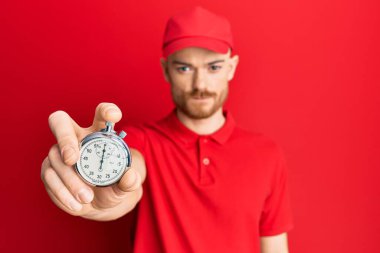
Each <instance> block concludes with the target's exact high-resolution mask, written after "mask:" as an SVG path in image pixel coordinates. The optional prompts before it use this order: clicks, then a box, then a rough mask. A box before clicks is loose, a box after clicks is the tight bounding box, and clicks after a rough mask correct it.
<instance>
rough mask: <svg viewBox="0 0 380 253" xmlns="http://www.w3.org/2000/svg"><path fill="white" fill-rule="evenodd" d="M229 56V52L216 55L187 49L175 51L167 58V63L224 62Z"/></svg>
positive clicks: (199, 49) (202, 50) (195, 49)
mask: <svg viewBox="0 0 380 253" xmlns="http://www.w3.org/2000/svg"><path fill="white" fill-rule="evenodd" d="M229 56H230V52H227V53H226V54H221V53H217V52H214V51H211V50H207V49H204V48H199V47H187V48H184V49H181V50H178V51H176V52H175V53H173V54H171V55H169V56H168V61H169V62H173V61H181V62H187V63H205V62H211V61H214V60H226V59H228V58H229Z"/></svg>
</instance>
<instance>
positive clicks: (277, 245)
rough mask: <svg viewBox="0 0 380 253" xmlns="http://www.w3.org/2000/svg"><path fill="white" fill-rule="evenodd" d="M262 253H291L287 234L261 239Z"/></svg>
mask: <svg viewBox="0 0 380 253" xmlns="http://www.w3.org/2000/svg"><path fill="white" fill-rule="evenodd" d="M260 245H261V253H289V249H288V239H287V234H286V233H282V234H279V235H274V236H262V237H260Z"/></svg>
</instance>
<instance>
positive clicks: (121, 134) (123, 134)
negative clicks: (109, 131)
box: [119, 131, 127, 139]
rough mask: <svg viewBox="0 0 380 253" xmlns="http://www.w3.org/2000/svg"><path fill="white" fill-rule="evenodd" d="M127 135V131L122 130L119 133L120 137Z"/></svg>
mask: <svg viewBox="0 0 380 253" xmlns="http://www.w3.org/2000/svg"><path fill="white" fill-rule="evenodd" d="M125 136H127V133H126V132H124V131H121V132H120V133H119V137H120V138H122V139H123V138H124V137H125Z"/></svg>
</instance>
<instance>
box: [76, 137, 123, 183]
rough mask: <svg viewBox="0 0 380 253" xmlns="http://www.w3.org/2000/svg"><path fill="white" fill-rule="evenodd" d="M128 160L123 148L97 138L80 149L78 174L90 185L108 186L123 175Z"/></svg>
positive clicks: (112, 141)
mask: <svg viewBox="0 0 380 253" xmlns="http://www.w3.org/2000/svg"><path fill="white" fill-rule="evenodd" d="M129 159H130V158H129V157H128V153H127V152H126V150H125V148H124V147H123V146H122V145H120V144H119V143H118V142H116V141H114V140H112V139H108V138H97V139H94V140H91V141H89V142H87V143H86V144H85V145H84V146H83V147H82V148H81V152H80V159H79V162H78V164H77V167H78V172H79V174H80V175H81V176H82V177H83V178H84V179H85V180H87V181H88V182H90V183H91V184H94V185H99V186H106V185H110V184H113V183H115V182H117V181H118V180H119V179H120V177H121V176H122V175H123V174H124V171H125V169H126V167H127V166H128V163H129ZM78 165H79V166H78Z"/></svg>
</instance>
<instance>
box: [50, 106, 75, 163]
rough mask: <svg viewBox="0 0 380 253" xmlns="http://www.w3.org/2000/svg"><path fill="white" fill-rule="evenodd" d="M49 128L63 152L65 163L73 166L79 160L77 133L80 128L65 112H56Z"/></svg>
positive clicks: (51, 118)
mask: <svg viewBox="0 0 380 253" xmlns="http://www.w3.org/2000/svg"><path fill="white" fill-rule="evenodd" d="M49 126H50V129H51V131H52V132H53V134H54V136H55V138H56V140H57V142H58V146H59V150H60V151H61V152H60V153H61V156H62V158H63V161H64V163H66V164H67V165H73V164H74V163H76V162H77V160H78V158H79V147H78V143H79V142H78V138H77V134H78V133H77V132H78V131H79V129H80V128H79V126H78V125H77V124H76V123H75V122H74V121H73V120H72V119H71V117H70V116H69V115H68V114H67V113H66V112H64V111H56V112H54V113H52V114H51V115H50V116H49Z"/></svg>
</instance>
